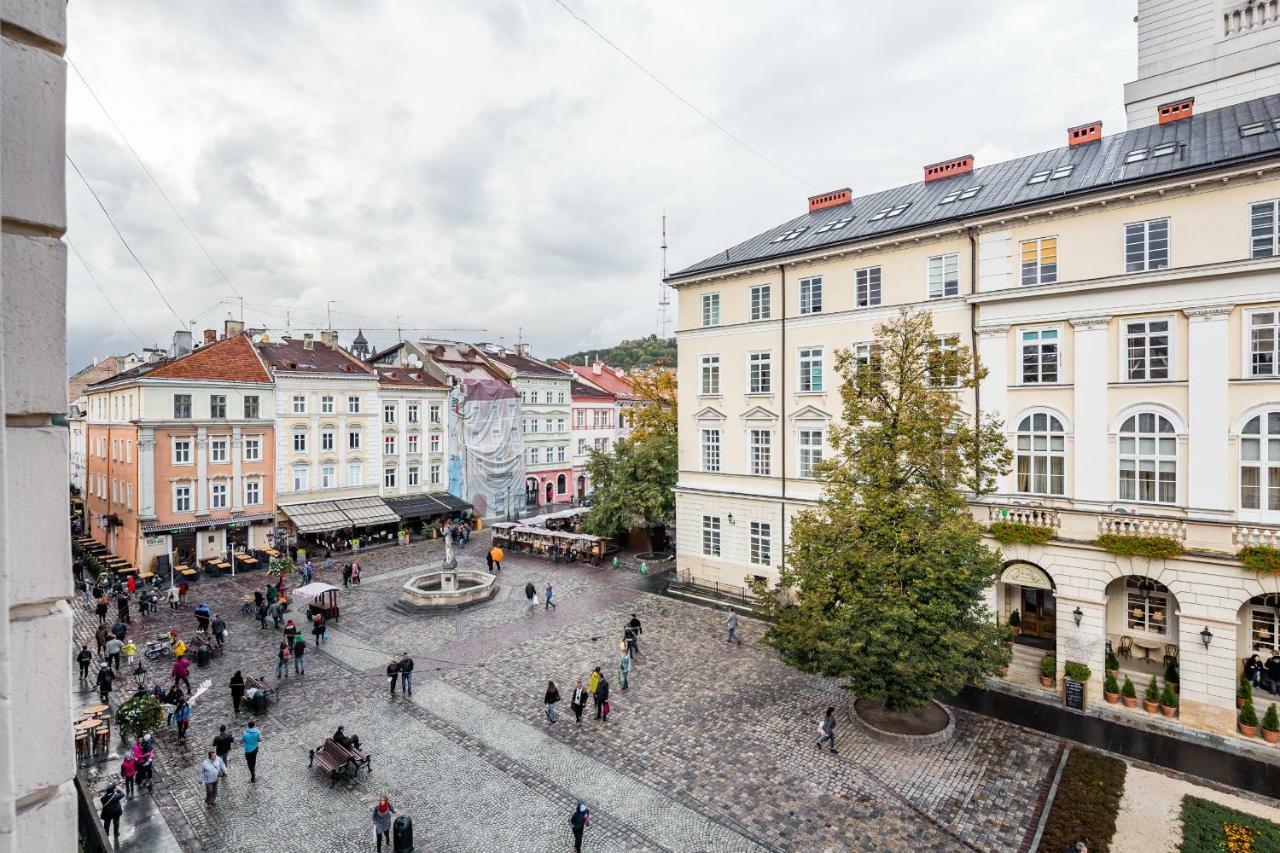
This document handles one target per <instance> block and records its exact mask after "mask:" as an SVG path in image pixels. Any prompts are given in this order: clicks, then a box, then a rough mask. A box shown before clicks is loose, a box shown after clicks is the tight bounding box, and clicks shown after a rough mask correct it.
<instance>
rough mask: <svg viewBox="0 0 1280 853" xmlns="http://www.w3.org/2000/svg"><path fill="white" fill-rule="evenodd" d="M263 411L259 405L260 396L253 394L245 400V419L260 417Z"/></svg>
mask: <svg viewBox="0 0 1280 853" xmlns="http://www.w3.org/2000/svg"><path fill="white" fill-rule="evenodd" d="M260 411H261V409H260V408H259V405H258V395H257V394H253V395H250V396H248V397H245V398H244V416H245V418H256V417H259V413H260Z"/></svg>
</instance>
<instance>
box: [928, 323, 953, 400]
mask: <svg viewBox="0 0 1280 853" xmlns="http://www.w3.org/2000/svg"><path fill="white" fill-rule="evenodd" d="M958 349H960V336H959V335H938V350H937V352H936V353H931V354H930V363H929V366H928V372H929V379H930V380H931V381H932V382H933V384H934V385H937V386H939V387H943V388H951V387H953V386H955V384H956V383H957V382H959V381H960V377H959V376H958V375H957V374H956V372H955V366H954V364H952V363H950V362H949V361H948V360H947V356H948V354H950V353H954V352H955V351H956V350H958Z"/></svg>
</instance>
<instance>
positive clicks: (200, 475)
mask: <svg viewBox="0 0 1280 853" xmlns="http://www.w3.org/2000/svg"><path fill="white" fill-rule="evenodd" d="M208 514H209V429H208V427H199V428H198V429H197V430H196V515H208ZM196 539H197V540H199V539H200V537H199V536H197V537H196Z"/></svg>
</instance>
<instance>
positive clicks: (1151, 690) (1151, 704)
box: [1142, 675, 1160, 714]
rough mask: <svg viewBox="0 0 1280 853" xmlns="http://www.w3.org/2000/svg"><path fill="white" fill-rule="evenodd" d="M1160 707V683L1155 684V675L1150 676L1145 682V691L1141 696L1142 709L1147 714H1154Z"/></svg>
mask: <svg viewBox="0 0 1280 853" xmlns="http://www.w3.org/2000/svg"><path fill="white" fill-rule="evenodd" d="M1159 709H1160V685H1158V684H1156V677H1155V676H1154V675H1153V676H1151V681H1150V682H1148V684H1147V692H1146V694H1145V695H1144V696H1143V697H1142V710H1144V711H1146V712H1147V713H1148V714H1154V713H1155V712H1156V711H1158V710H1159Z"/></svg>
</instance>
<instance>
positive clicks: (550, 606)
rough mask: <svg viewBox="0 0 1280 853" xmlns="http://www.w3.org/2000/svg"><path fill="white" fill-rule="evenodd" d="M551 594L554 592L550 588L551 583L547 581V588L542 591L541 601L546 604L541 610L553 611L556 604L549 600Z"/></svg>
mask: <svg viewBox="0 0 1280 853" xmlns="http://www.w3.org/2000/svg"><path fill="white" fill-rule="evenodd" d="M553 592H555V590H553V589H552V588H551V581H547V588H546V589H545V590H543V600H544V601H545V602H546V603H545V604H544V605H543V607H542V609H543V610H554V609H555V606H556V603H555V602H554V601H552V600H551V595H552V593H553Z"/></svg>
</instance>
